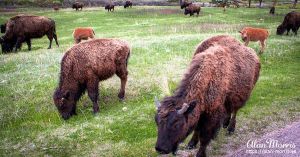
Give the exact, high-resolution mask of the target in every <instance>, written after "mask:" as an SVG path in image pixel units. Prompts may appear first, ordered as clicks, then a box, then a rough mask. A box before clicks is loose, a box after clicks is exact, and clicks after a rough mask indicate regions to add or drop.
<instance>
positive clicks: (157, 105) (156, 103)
mask: <svg viewBox="0 0 300 157" xmlns="http://www.w3.org/2000/svg"><path fill="white" fill-rule="evenodd" d="M154 102H155V105H156V109H158V108H159V107H160V106H161V104H160V102H159V101H158V99H157V97H156V96H155V98H154Z"/></svg>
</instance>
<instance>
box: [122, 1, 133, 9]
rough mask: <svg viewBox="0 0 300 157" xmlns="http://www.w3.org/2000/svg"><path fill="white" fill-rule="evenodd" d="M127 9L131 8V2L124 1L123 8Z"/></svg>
mask: <svg viewBox="0 0 300 157" xmlns="http://www.w3.org/2000/svg"><path fill="white" fill-rule="evenodd" d="M127 7H130V8H131V7H132V2H131V1H126V2H125V5H124V8H127Z"/></svg>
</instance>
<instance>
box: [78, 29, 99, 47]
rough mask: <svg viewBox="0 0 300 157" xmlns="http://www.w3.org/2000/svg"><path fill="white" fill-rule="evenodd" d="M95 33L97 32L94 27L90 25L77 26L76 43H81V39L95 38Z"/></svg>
mask: <svg viewBox="0 0 300 157" xmlns="http://www.w3.org/2000/svg"><path fill="white" fill-rule="evenodd" d="M94 35H95V32H94V30H93V28H89V27H80V28H76V29H75V30H74V32H73V37H74V41H75V44H78V43H80V41H81V40H88V39H89V38H91V39H93V38H94Z"/></svg>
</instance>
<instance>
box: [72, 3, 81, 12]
mask: <svg viewBox="0 0 300 157" xmlns="http://www.w3.org/2000/svg"><path fill="white" fill-rule="evenodd" d="M83 6H84V4H83V3H80V2H75V3H74V4H73V5H72V9H75V10H76V11H78V10H79V8H80V10H82V8H83Z"/></svg>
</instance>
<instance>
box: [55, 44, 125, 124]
mask: <svg viewBox="0 0 300 157" xmlns="http://www.w3.org/2000/svg"><path fill="white" fill-rule="evenodd" d="M129 55H130V48H129V46H128V44H127V43H125V42H124V41H121V40H117V39H94V40H90V41H87V42H83V43H80V44H77V45H75V46H73V47H72V48H70V49H69V50H68V51H67V52H66V53H65V55H64V57H63V59H62V61H61V72H60V80H59V86H58V88H57V89H56V91H55V92H54V95H53V99H54V103H55V105H56V107H57V109H58V111H59V113H60V114H61V116H62V118H64V119H65V120H66V119H68V118H69V117H70V116H72V115H76V102H77V101H78V100H79V99H80V97H81V96H82V94H83V93H84V92H85V90H86V89H87V92H88V95H89V97H90V99H91V100H92V102H93V111H94V113H97V112H98V111H99V106H98V96H99V94H98V90H99V88H98V85H99V82H100V81H102V80H106V79H108V78H110V77H112V76H113V75H114V74H117V76H118V77H119V78H120V79H121V89H120V92H119V94H118V97H119V98H120V99H124V96H125V85H126V82H127V74H128V71H127V63H128V58H129Z"/></svg>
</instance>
